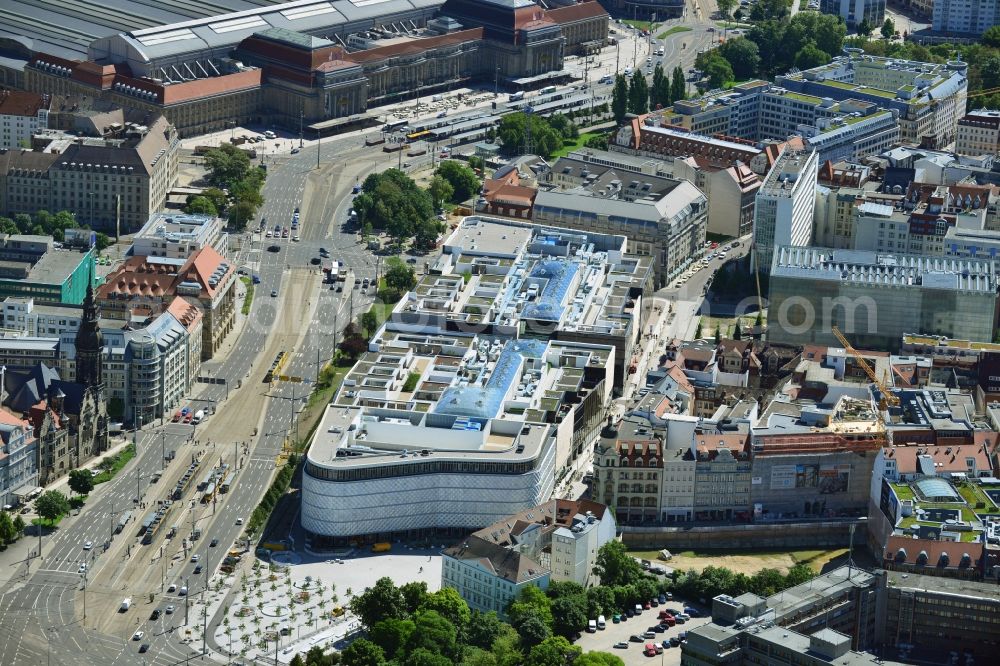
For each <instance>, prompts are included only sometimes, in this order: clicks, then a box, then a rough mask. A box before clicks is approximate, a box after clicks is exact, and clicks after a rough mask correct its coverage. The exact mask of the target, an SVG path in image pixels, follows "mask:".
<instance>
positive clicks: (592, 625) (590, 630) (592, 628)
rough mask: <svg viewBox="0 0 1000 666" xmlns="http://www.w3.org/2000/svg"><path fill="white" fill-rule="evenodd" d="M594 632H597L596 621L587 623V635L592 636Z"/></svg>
mask: <svg viewBox="0 0 1000 666" xmlns="http://www.w3.org/2000/svg"><path fill="white" fill-rule="evenodd" d="M596 632H597V621H596V620H590V621H589V622H587V633H591V634H593V633H596Z"/></svg>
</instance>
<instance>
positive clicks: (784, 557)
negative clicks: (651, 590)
mask: <svg viewBox="0 0 1000 666" xmlns="http://www.w3.org/2000/svg"><path fill="white" fill-rule="evenodd" d="M632 554H633V555H634V556H635V557H641V558H644V559H648V560H650V561H653V560H656V559H657V558H658V557H659V551H635V552H633V553H632ZM846 557H847V549H846V548H839V549H836V550H790V551H782V552H760V553H753V552H751V553H747V552H740V553H730V552H726V551H720V552H695V551H691V550H687V551H682V552H680V553H674V556H673V558H672V559H671V560H670V561H668V562H663V561H662V560H660V561H659V564H661V565H663V566H668V567H670V568H672V569H678V570H695V571H701V570H702V569H704V568H705V567H707V566H715V567H725V568H727V569H730V570H732V571H735V572H736V573H743V574H746V575H748V576H749V575H753V574H755V573H757V572H758V571H760V570H761V569H777V570H778V571H780V572H781V573H787V572H788V570H789V569H791V568H792V567H793V566H795V565H796V564H799V563H800V562H805V563H807V564H809V566H811V567H812V568H813V570H814V571H816V572H817V573H818V572H820V571H823V570H825V569H827V568H829V565H830V564H831V563H835V564H841V563H842V561H843V560H845V559H846Z"/></svg>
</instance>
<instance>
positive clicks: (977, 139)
mask: <svg viewBox="0 0 1000 666" xmlns="http://www.w3.org/2000/svg"><path fill="white" fill-rule="evenodd" d="M997 6H998V7H1000V4H997ZM997 21H998V23H1000V19H998V20H997ZM955 152H956V153H959V154H961V155H1000V111H994V110H991V109H978V110H976V111H972V112H971V113H967V114H965V116H964V117H963V118H962V119H961V120H959V121H958V133H957V135H956V136H955Z"/></svg>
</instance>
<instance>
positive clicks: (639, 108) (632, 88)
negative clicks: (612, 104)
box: [628, 70, 649, 114]
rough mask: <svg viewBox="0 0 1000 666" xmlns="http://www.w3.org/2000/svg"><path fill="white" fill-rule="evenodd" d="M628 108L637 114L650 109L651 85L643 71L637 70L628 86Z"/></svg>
mask: <svg viewBox="0 0 1000 666" xmlns="http://www.w3.org/2000/svg"><path fill="white" fill-rule="evenodd" d="M628 110H629V111H630V112H632V113H635V114H641V113H646V112H647V111H649V85H647V84H646V77H645V76H643V74H642V72H640V71H639V70H636V72H635V74H633V75H632V81H631V82H630V83H629V87H628Z"/></svg>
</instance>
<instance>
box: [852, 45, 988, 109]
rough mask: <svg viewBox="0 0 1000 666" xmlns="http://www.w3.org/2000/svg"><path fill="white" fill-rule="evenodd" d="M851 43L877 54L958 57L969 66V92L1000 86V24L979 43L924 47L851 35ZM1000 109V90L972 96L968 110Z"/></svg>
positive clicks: (942, 59)
mask: <svg viewBox="0 0 1000 666" xmlns="http://www.w3.org/2000/svg"><path fill="white" fill-rule="evenodd" d="M845 44H846V45H847V46H853V47H857V48H861V49H864V51H865V53H868V54H871V55H875V56H886V57H890V58H901V59H906V60H919V61H923V62H936V63H943V62H946V61H948V60H952V59H956V58H957V59H958V60H962V61H963V62H966V63H968V65H969V93H970V94H972V93H980V92H982V91H984V90H993V89H995V88H1000V26H993V27H991V28H990V29H989V30H987V31H986V32H985V33H983V36H982V37H981V38H980V40H979V43H977V44H934V45H932V46H924V45H922V44H917V43H915V42H910V41H906V42H896V41H891V42H890V41H884V40H881V39H865V38H863V37H851V38H848V39H847V40H845ZM984 107H985V108H987V109H997V108H1000V93H992V94H988V95H977V96H975V97H969V100H968V109H979V108H984Z"/></svg>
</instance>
